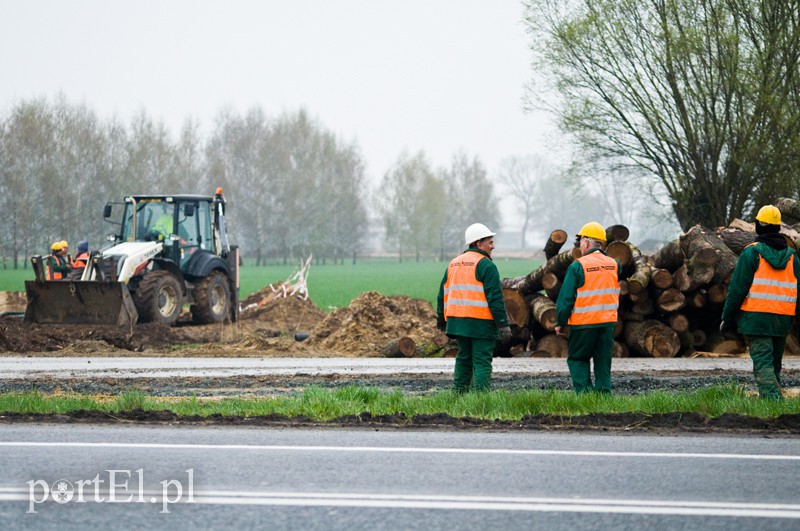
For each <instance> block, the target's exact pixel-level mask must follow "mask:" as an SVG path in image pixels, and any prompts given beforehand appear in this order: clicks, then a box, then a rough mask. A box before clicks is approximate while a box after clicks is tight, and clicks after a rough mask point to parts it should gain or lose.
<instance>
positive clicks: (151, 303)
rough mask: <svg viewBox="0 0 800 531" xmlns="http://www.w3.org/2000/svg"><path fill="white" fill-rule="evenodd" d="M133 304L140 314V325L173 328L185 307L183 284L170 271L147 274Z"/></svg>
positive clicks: (140, 284)
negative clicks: (159, 325)
mask: <svg viewBox="0 0 800 531" xmlns="http://www.w3.org/2000/svg"><path fill="white" fill-rule="evenodd" d="M133 302H134V304H135V305H136V310H137V311H138V312H139V322H140V323H163V324H165V325H167V326H172V325H174V324H175V321H177V320H178V316H179V315H180V314H181V307H182V306H183V289H182V286H181V282H180V280H178V279H177V278H175V276H174V275H172V274H171V273H170V272H169V271H163V270H161V271H153V272H152V273H147V274H146V275H145V276H144V278H143V279H142V280H141V281H140V282H139V287H138V288H137V289H136V291H135V293H134V298H133Z"/></svg>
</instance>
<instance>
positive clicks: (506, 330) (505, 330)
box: [500, 326, 511, 345]
mask: <svg viewBox="0 0 800 531" xmlns="http://www.w3.org/2000/svg"><path fill="white" fill-rule="evenodd" d="M500 335H501V336H502V337H503V344H504V345H506V344H508V342H509V341H511V327H510V326H503V327H500Z"/></svg>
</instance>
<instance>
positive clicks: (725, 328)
mask: <svg viewBox="0 0 800 531" xmlns="http://www.w3.org/2000/svg"><path fill="white" fill-rule="evenodd" d="M731 330H733V326H732V324H731V322H730V321H725V320H723V321H722V322H721V323H720V324H719V331H720V332H722V333H723V334H724V333H725V332H730V331H731Z"/></svg>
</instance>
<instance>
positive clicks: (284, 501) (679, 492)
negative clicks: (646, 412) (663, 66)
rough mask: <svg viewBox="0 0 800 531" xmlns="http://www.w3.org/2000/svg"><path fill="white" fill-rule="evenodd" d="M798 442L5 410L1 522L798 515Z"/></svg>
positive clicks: (712, 520)
mask: <svg viewBox="0 0 800 531" xmlns="http://www.w3.org/2000/svg"><path fill="white" fill-rule="evenodd" d="M799 450H800V448H799V447H798V444H797V439H790V438H786V439H784V438H738V437H663V436H662V437H648V436H624V435H623V436H602V435H600V436H597V435H587V434H576V435H571V434H548V433H535V434H534V433H475V432H470V433H462V432H458V433H451V432H448V433H441V432H438V433H437V432H381V431H374V432H372V431H365V430H361V431H346V430H261V429H241V428H239V429H228V428H224V429H223V428H190V427H181V428H174V427H155V426H144V427H140V426H113V427H107V426H75V425H45V426H43V425H9V426H2V428H1V429H0V521H1V522H3V525H4V527H5V528H8V529H12V528H13V529H34V528H35V529H79V528H80V529H85V528H101V527H108V528H154V529H162V528H201V529H207V528H215V529H220V528H229V529H236V528H269V529H456V528H457V529H570V530H575V529H598V528H606V529H642V528H656V529H703V530H707V529H743V528H747V529H798V528H799V527H800V493H798V489H797V477H798V474H800V455H799V454H800V452H799ZM112 471H113V472H112ZM112 483H113V484H116V485H117V487H116V488H115V489H112V490H114V498H115V501H114V502H111V501H110V497H111V492H110V490H109V486H110V485H111V484H112ZM123 485H124V486H123ZM59 497H60V498H59ZM56 498H59V501H54V499H56Z"/></svg>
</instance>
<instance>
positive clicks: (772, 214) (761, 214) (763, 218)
mask: <svg viewBox="0 0 800 531" xmlns="http://www.w3.org/2000/svg"><path fill="white" fill-rule="evenodd" d="M756 219H757V220H758V221H760V222H761V223H766V224H768V225H780V224H781V211H780V210H778V208H777V207H774V206H772V205H764V206H763V207H761V208H760V209H759V211H758V214H756Z"/></svg>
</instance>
